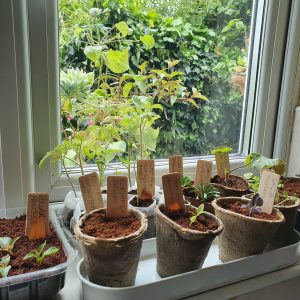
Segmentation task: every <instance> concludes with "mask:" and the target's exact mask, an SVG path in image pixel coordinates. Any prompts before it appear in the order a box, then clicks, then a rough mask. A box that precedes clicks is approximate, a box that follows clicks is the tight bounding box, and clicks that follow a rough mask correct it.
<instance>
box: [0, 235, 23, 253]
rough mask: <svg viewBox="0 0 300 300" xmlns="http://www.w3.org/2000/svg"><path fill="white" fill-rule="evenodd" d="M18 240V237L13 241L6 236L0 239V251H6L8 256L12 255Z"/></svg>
mask: <svg viewBox="0 0 300 300" xmlns="http://www.w3.org/2000/svg"><path fill="white" fill-rule="evenodd" d="M19 238H20V237H19V236H17V237H15V238H14V239H12V238H10V237H7V236H5V237H0V250H2V251H6V252H8V253H9V254H13V249H14V246H15V243H16V241H17V240H18V239H19Z"/></svg>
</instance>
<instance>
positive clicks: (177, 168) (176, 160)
mask: <svg viewBox="0 0 300 300" xmlns="http://www.w3.org/2000/svg"><path fill="white" fill-rule="evenodd" d="M169 172H170V173H176V172H177V173H179V174H180V175H181V177H183V159H182V155H173V156H170V157H169Z"/></svg>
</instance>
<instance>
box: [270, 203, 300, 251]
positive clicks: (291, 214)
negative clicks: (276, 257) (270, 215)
mask: <svg viewBox="0 0 300 300" xmlns="http://www.w3.org/2000/svg"><path fill="white" fill-rule="evenodd" d="M299 204H300V200H299V199H298V200H297V201H296V203H295V204H294V205H290V206H280V205H274V207H275V208H277V209H278V210H280V212H281V213H282V214H283V215H284V218H285V223H283V224H281V225H280V226H279V228H278V230H277V231H276V233H275V234H274V236H273V238H272V239H271V241H270V243H269V244H268V250H272V249H276V248H281V247H284V246H286V245H288V243H289V241H290V239H289V236H290V235H291V232H292V231H293V230H294V227H295V223H296V216H297V209H298V206H299Z"/></svg>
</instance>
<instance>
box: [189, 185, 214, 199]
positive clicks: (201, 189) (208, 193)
mask: <svg viewBox="0 0 300 300" xmlns="http://www.w3.org/2000/svg"><path fill="white" fill-rule="evenodd" d="M193 192H194V193H195V195H196V196H197V197H198V198H199V199H200V200H202V201H212V200H214V199H216V198H219V197H220V192H219V191H218V190H217V189H216V188H215V187H214V186H213V185H212V184H203V183H200V184H199V185H197V186H195V187H194V188H193Z"/></svg>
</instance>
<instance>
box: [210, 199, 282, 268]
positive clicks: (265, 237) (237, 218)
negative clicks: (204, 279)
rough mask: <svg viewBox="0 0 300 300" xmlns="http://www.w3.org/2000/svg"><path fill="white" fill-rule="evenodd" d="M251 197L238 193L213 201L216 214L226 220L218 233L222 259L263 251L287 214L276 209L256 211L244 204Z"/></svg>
mask: <svg viewBox="0 0 300 300" xmlns="http://www.w3.org/2000/svg"><path fill="white" fill-rule="evenodd" d="M241 203H242V204H248V203H249V201H248V200H244V199H241V198H238V197H226V198H219V199H216V200H214V201H213V202H212V205H213V207H214V208H215V213H216V216H217V217H219V218H220V219H221V221H222V222H223V223H224V231H223V232H222V234H221V235H220V236H219V239H218V245H219V257H220V259H221V260H222V261H223V262H226V261H231V260H235V259H239V258H243V257H246V256H249V255H253V254H259V253H262V252H263V251H264V249H265V247H266V245H267V243H268V241H269V240H270V239H271V238H272V236H273V235H274V234H275V232H276V231H277V229H278V228H279V226H280V224H282V223H283V222H284V216H283V215H282V213H281V212H280V211H278V210H277V209H274V210H273V212H272V214H270V215H268V214H265V213H261V214H259V213H257V212H256V213H254V214H253V215H252V216H249V209H248V208H242V207H241Z"/></svg>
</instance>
